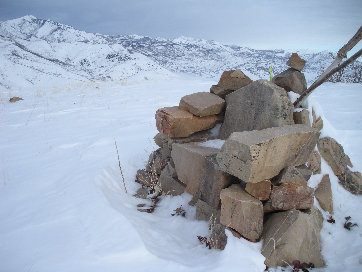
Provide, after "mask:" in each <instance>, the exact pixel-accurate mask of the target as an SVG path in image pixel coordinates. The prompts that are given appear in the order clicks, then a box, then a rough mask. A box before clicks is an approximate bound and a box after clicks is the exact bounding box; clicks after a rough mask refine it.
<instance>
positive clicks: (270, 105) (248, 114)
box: [220, 80, 294, 139]
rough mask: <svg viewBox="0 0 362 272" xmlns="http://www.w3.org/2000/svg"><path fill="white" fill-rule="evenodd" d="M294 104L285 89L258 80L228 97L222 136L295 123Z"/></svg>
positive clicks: (226, 136)
mask: <svg viewBox="0 0 362 272" xmlns="http://www.w3.org/2000/svg"><path fill="white" fill-rule="evenodd" d="M293 123H294V121H293V104H292V103H291V102H290V101H289V99H288V96H287V93H286V92H285V90H284V89H282V88H280V87H278V86H276V85H275V84H273V83H270V82H269V81H266V80H257V81H254V82H252V83H251V84H249V85H247V86H246V87H244V88H242V89H239V90H237V91H235V92H233V93H232V94H229V95H228V96H227V97H226V112H225V118H224V123H223V124H222V126H221V130H220V138H221V139H227V138H228V137H229V136H230V134H231V133H233V132H236V131H238V132H241V131H251V130H260V129H264V128H270V127H281V126H284V125H291V124H293Z"/></svg>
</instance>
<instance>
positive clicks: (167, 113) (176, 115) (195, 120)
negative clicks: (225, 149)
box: [156, 107, 222, 138]
mask: <svg viewBox="0 0 362 272" xmlns="http://www.w3.org/2000/svg"><path fill="white" fill-rule="evenodd" d="M220 121H222V117H221V116H217V115H211V116H206V117H197V116H195V115H193V114H191V113H189V112H187V111H184V110H181V109H179V108H178V107H167V108H162V109H159V110H157V112H156V126H157V129H158V131H160V132H161V133H163V134H165V135H166V136H168V137H171V138H177V137H188V136H190V135H191V134H193V133H195V132H198V131H202V130H206V129H209V128H212V127H214V126H215V124H216V123H217V122H220Z"/></svg>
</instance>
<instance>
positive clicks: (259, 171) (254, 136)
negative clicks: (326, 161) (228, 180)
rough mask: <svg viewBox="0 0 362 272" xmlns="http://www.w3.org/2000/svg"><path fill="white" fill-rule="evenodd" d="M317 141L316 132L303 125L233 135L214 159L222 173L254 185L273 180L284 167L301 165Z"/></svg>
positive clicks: (317, 135) (317, 134)
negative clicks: (265, 180)
mask: <svg viewBox="0 0 362 272" xmlns="http://www.w3.org/2000/svg"><path fill="white" fill-rule="evenodd" d="M318 137H319V132H318V131H317V130H315V129H312V128H310V127H308V126H306V125H291V126H284V127H274V128H268V129H264V130H260V131H256V130H254V131H244V132H234V133H233V134H232V135H231V136H230V137H229V139H227V140H226V141H225V143H224V145H223V146H222V148H221V151H220V152H219V153H218V155H217V157H216V158H217V161H218V163H219V166H220V168H221V169H222V170H223V171H225V172H227V173H229V174H231V175H233V176H236V177H238V178H239V179H241V180H243V181H244V182H254V183H255V182H259V181H262V180H264V179H270V178H272V177H275V176H276V175H278V174H279V172H280V171H281V170H282V169H283V168H285V167H287V166H297V165H302V164H304V163H305V162H306V161H307V159H308V158H309V156H310V153H311V152H312V151H313V149H314V147H315V145H316V142H317V140H318Z"/></svg>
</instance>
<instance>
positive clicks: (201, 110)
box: [179, 92, 225, 117]
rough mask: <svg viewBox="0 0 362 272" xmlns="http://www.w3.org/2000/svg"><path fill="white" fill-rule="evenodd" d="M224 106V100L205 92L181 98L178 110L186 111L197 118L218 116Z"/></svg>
mask: <svg viewBox="0 0 362 272" xmlns="http://www.w3.org/2000/svg"><path fill="white" fill-rule="evenodd" d="M224 106H225V100H224V99H222V98H220V97H219V96H217V95H215V94H212V93H207V92H199V93H193V94H190V95H186V96H184V97H182V98H181V101H180V104H179V108H180V109H182V110H186V111H188V112H190V113H192V114H194V115H196V116H199V117H204V116H209V115H215V114H219V113H221V112H222V110H223V109H224Z"/></svg>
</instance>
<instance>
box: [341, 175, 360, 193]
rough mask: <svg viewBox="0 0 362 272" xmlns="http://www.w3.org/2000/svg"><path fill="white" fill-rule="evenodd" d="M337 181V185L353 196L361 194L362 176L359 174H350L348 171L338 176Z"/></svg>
mask: <svg viewBox="0 0 362 272" xmlns="http://www.w3.org/2000/svg"><path fill="white" fill-rule="evenodd" d="M338 179H339V183H340V184H341V185H342V186H343V188H344V189H346V190H347V191H348V192H350V193H352V194H355V195H361V194H362V175H361V173H360V172H352V171H351V170H349V169H348V170H347V171H346V172H345V173H343V174H342V175H340V176H338Z"/></svg>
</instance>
